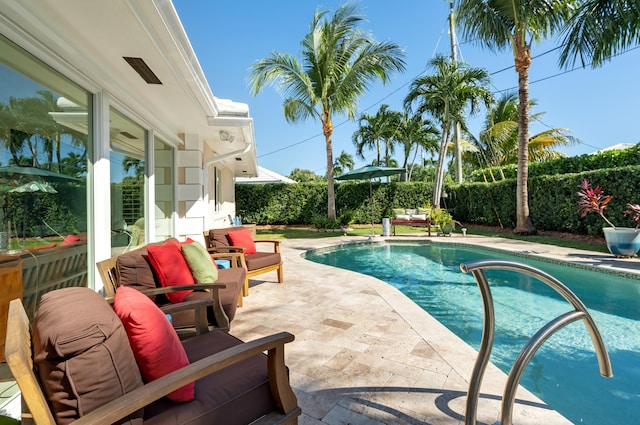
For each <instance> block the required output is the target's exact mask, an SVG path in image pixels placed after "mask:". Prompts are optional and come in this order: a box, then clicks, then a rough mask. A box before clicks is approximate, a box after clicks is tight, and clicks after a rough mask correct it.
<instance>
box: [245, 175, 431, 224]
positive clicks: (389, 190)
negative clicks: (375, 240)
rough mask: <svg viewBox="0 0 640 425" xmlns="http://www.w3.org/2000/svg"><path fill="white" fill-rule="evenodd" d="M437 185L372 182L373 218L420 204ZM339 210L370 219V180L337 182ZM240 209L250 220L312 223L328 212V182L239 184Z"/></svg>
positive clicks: (361, 220) (357, 218) (362, 220)
mask: <svg viewBox="0 0 640 425" xmlns="http://www.w3.org/2000/svg"><path fill="white" fill-rule="evenodd" d="M432 192H433V185H432V184H431V183H425V182H408V183H406V182H401V183H395V182H392V183H379V182H373V183H372V184H371V193H372V197H373V219H374V221H375V222H377V223H380V222H381V221H382V217H389V216H390V215H391V209H392V208H417V207H418V206H422V205H424V204H425V203H427V202H429V200H430V199H431V193H432ZM335 197H336V213H337V215H338V216H340V215H342V214H344V213H346V212H347V211H350V212H352V213H353V217H354V219H355V222H356V223H370V222H371V209H370V207H369V204H370V201H369V199H370V197H369V183H368V182H358V183H356V182H343V183H336V185H335ZM236 213H237V214H239V215H240V216H241V217H242V220H243V221H244V222H247V223H257V224H309V223H312V222H313V219H314V218H315V217H326V216H327V183H326V182H322V183H313V182H309V183H296V184H285V183H276V184H255V185H250V184H240V185H236Z"/></svg>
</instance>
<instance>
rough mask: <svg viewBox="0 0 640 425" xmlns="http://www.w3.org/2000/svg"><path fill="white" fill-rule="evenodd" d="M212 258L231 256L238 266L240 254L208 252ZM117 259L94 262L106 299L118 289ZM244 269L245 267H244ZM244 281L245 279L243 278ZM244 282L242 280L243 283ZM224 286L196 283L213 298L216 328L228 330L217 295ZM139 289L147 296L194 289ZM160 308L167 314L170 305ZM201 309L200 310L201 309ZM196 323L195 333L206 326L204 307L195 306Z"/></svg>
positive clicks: (239, 299) (176, 287) (178, 286)
mask: <svg viewBox="0 0 640 425" xmlns="http://www.w3.org/2000/svg"><path fill="white" fill-rule="evenodd" d="M209 255H210V256H211V257H212V259H216V258H224V259H229V258H231V259H232V261H231V263H232V264H231V265H232V267H240V257H241V256H242V254H240V253H231V254H224V255H222V254H215V253H213V254H212V253H210V254H209ZM117 260H118V256H117V255H116V256H113V257H111V258H108V259H106V260H103V261H99V262H97V263H96V268H97V269H98V274H99V275H100V278H101V279H102V284H103V287H104V294H105V296H106V297H107V299H109V298H113V297H114V296H115V293H116V289H118V286H120V281H119V277H118V272H117V269H116V263H117ZM245 271H246V268H245ZM245 281H246V279H245ZM244 283H245V282H243V285H244ZM224 287H225V285H224V284H220V283H199V284H198V289H207V290H209V291H210V292H211V297H212V299H213V300H214V302H213V303H212V304H211V305H210V306H211V307H212V309H213V317H214V319H215V321H216V324H217V326H216V327H217V328H218V329H223V330H224V329H226V330H229V328H230V321H229V318H228V317H227V315H226V313H225V312H224V310H223V308H222V301H221V298H220V295H219V291H220V290H221V289H223V288H224ZM136 289H138V290H139V291H141V292H142V293H144V294H145V295H147V296H153V295H162V294H168V293H171V292H179V291H184V290H192V289H194V286H193V285H176V286H171V287H167V288H159V287H157V288H154V289H141V288H136ZM238 306H239V307H241V306H242V293H241V294H240V295H239V296H238ZM161 309H162V310H163V311H164V312H165V313H167V314H171V312H170V311H169V310H170V309H171V307H170V306H169V305H166V306H163V307H161ZM201 310H202V311H201ZM195 311H196V323H195V332H196V334H199V333H201V332H202V330H203V327H206V326H207V322H208V321H207V315H206V311H205V309H204V308H202V309H200V308H196V310H195Z"/></svg>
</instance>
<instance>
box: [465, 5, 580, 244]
mask: <svg viewBox="0 0 640 425" xmlns="http://www.w3.org/2000/svg"><path fill="white" fill-rule="evenodd" d="M577 1H578V0H521V1H513V0H492V1H478V0H458V6H457V10H456V19H457V20H458V22H459V24H460V25H461V26H462V28H463V34H464V36H466V37H467V38H475V39H477V40H478V41H479V42H480V43H481V44H483V45H484V46H486V47H488V48H490V49H504V48H511V49H512V51H513V56H514V61H515V68H516V72H517V73H518V100H519V102H518V106H519V111H518V182H517V189H516V190H517V193H516V199H517V201H516V218H517V221H516V228H515V229H514V233H517V234H524V235H526V234H529V235H530V234H535V233H536V228H535V227H534V226H533V223H532V222H531V218H530V216H529V199H528V198H529V192H528V187H527V178H528V175H529V168H528V166H529V149H528V147H527V143H528V142H529V67H530V66H531V44H532V43H533V42H540V41H541V40H542V39H543V38H546V37H548V36H551V35H553V33H554V32H556V31H559V30H560V29H561V28H562V26H563V25H564V23H565V22H566V20H567V19H568V18H569V16H570V13H571V11H572V10H574V6H575V4H576V3H577Z"/></svg>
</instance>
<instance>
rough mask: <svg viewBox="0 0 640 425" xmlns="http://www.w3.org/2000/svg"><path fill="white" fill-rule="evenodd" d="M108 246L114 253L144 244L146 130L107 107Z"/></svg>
mask: <svg viewBox="0 0 640 425" xmlns="http://www.w3.org/2000/svg"><path fill="white" fill-rule="evenodd" d="M109 134H110V137H111V141H110V147H111V151H110V155H109V159H110V164H111V248H112V253H113V254H114V255H116V254H119V253H122V252H125V251H127V250H130V249H133V248H135V247H138V246H141V245H144V243H145V233H144V228H145V227H144V221H145V217H144V214H145V203H144V200H145V196H144V184H145V140H146V136H147V131H146V130H145V129H144V128H142V127H141V126H139V125H138V124H136V123H134V122H133V121H131V120H130V119H129V118H127V117H125V116H124V115H122V114H121V113H120V112H118V111H116V110H114V109H113V108H111V109H110V110H109Z"/></svg>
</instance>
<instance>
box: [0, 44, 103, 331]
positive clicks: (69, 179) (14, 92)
mask: <svg viewBox="0 0 640 425" xmlns="http://www.w3.org/2000/svg"><path fill="white" fill-rule="evenodd" d="M91 101H92V96H91V95H90V94H89V93H88V92H86V91H85V90H83V89H81V88H80V87H78V86H76V85H75V84H74V83H73V82H71V81H69V80H68V79H66V78H65V77H64V76H62V75H60V74H58V73H57V72H55V71H53V70H52V69H51V68H49V67H48V66H47V65H45V64H43V63H42V62H40V61H38V60H37V59H35V58H34V57H33V56H31V55H29V54H28V53H26V52H25V51H23V50H21V49H20V48H18V47H17V46H16V45H14V44H12V43H11V42H9V41H8V40H7V39H6V38H4V37H2V36H0V251H2V254H10V255H6V256H5V255H3V256H2V259H3V260H6V261H12V262H16V264H18V265H19V266H20V267H21V268H22V273H21V274H20V277H21V279H22V281H21V282H20V284H21V288H22V290H21V292H22V294H21V295H22V301H23V303H24V305H25V309H26V311H27V314H28V315H29V317H30V318H32V315H33V312H34V311H35V308H36V305H37V303H38V301H39V299H40V297H41V296H42V295H43V294H45V293H46V292H48V291H50V290H53V289H58V288H63V287H67V286H87V276H88V263H87V229H88V225H87V216H88V214H87V211H88V208H87V163H88V162H87V161H88V158H89V156H90V154H91V151H90V149H91V146H92V140H91V136H90V135H91V117H92V111H91V104H92V102H91ZM0 337H2V336H1V335H0Z"/></svg>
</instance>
